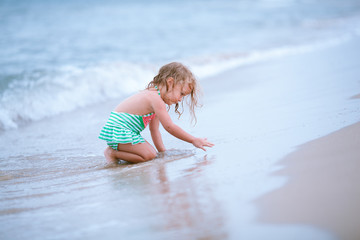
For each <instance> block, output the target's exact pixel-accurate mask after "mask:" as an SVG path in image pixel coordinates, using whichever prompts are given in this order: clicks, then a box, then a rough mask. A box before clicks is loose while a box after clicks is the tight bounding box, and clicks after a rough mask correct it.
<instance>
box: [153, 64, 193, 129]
mask: <svg viewBox="0 0 360 240" xmlns="http://www.w3.org/2000/svg"><path fill="white" fill-rule="evenodd" d="M168 78H173V79H174V85H177V84H181V87H182V88H183V87H185V84H188V86H189V88H190V89H191V92H190V94H189V95H188V96H189V97H188V96H186V97H184V98H183V100H182V101H181V111H179V103H176V104H175V112H176V113H177V114H178V116H179V118H180V116H181V114H182V113H183V112H184V108H183V102H184V99H185V98H186V103H187V105H188V106H189V108H190V115H191V121H192V122H193V121H194V123H195V124H196V115H195V107H199V103H198V95H199V93H200V86H199V85H198V83H197V80H196V78H195V76H194V75H193V73H192V72H191V71H190V70H189V68H187V67H186V66H184V65H183V64H181V63H179V62H172V63H168V64H166V65H164V66H162V67H161V68H160V70H159V73H158V74H157V75H156V76H155V77H154V79H153V80H152V81H151V82H150V83H149V84H148V86H147V89H149V88H151V87H155V86H158V87H165V89H166V92H167V91H168V89H169V86H168V84H167V81H166V80H167V79H168ZM168 110H169V109H168Z"/></svg>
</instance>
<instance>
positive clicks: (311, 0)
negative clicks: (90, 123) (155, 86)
mask: <svg viewBox="0 0 360 240" xmlns="http://www.w3.org/2000/svg"><path fill="white" fill-rule="evenodd" d="M359 26H360V1H358V0H341V1H340V0H256V1H253V0H225V1H217V0H182V1H177V0H173V1H167V0H166V1H165V0H153V1H142V0H132V1H130V0H129V1H127V0H103V1H96V0H62V1H57V0H16V1H13V0H1V1H0V131H6V130H9V129H14V128H18V127H19V126H22V125H26V124H28V123H30V122H33V121H38V120H41V119H44V118H47V117H51V116H56V115H58V114H60V113H63V112H69V111H74V110H76V109H79V108H81V107H87V106H91V105H92V104H95V103H100V102H104V101H108V100H109V99H114V98H119V97H123V96H127V95H128V94H130V93H133V92H134V91H137V90H139V89H143V88H144V87H145V86H146V84H147V83H148V82H149V81H151V79H152V77H153V76H154V75H155V74H156V71H157V70H158V69H159V67H161V66H162V65H163V64H165V63H168V62H172V61H180V62H183V63H184V64H186V65H188V66H189V67H190V68H191V69H192V71H193V72H194V74H195V75H196V76H197V77H198V78H199V79H200V80H202V79H204V78H206V77H209V76H212V75H215V74H218V73H220V72H222V71H225V70H228V69H231V68H235V67H237V66H241V65H244V64H249V63H254V62H259V61H264V60H267V59H272V58H277V57H281V56H284V55H291V54H297V53H301V52H304V51H312V50H314V49H318V48H323V47H326V46H329V45H334V44H338V43H340V42H343V41H347V40H348V39H351V38H353V37H354V36H358V35H359V34H360V27H359Z"/></svg>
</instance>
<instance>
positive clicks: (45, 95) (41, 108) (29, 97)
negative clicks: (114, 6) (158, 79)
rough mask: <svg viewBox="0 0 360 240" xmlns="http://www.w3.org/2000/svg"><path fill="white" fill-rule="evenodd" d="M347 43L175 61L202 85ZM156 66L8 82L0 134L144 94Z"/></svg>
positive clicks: (119, 65)
mask: <svg viewBox="0 0 360 240" xmlns="http://www.w3.org/2000/svg"><path fill="white" fill-rule="evenodd" d="M351 38H352V36H344V37H340V38H336V39H332V40H328V41H325V42H324V41H323V42H318V43H313V44H305V45H299V46H284V47H280V48H273V49H268V50H261V51H252V52H249V53H234V54H222V55H214V56H207V57H197V58H188V59H182V60H181V62H183V63H184V64H185V65H187V66H189V67H190V68H191V70H192V71H193V72H194V74H195V75H196V76H197V77H198V78H199V79H200V80H202V81H206V78H207V77H211V76H214V75H217V74H219V73H221V72H224V71H227V70H230V69H233V68H237V67H241V66H244V65H248V64H255V63H258V62H262V61H267V60H272V59H276V58H281V57H284V56H289V55H296V54H301V53H306V52H311V51H315V50H319V49H324V48H328V47H331V46H335V45H338V44H341V43H343V42H346V41H348V40H350V39H351ZM160 65H161V64H154V65H149V64H147V65H145V64H133V63H127V62H116V63H106V64H100V65H97V66H93V67H86V68H79V67H74V66H64V67H62V68H60V69H58V70H57V71H56V73H48V74H43V75H41V76H40V77H38V78H37V79H36V80H31V81H30V80H29V81H14V82H13V83H11V84H10V86H9V87H8V89H6V90H5V92H3V94H2V95H1V96H0V130H8V129H14V128H18V127H19V126H20V125H23V124H24V123H27V122H31V121H37V120H41V119H44V118H46V117H51V116H55V115H57V114H60V113H63V112H69V111H73V110H76V109H78V108H80V107H85V106H89V105H91V104H94V103H100V102H104V101H106V100H109V99H113V98H120V97H122V96H125V95H128V94H131V93H133V92H135V91H138V90H141V89H144V87H145V86H146V85H147V83H148V82H149V81H151V79H152V78H153V77H154V76H155V74H156V72H157V70H158V68H159V67H160Z"/></svg>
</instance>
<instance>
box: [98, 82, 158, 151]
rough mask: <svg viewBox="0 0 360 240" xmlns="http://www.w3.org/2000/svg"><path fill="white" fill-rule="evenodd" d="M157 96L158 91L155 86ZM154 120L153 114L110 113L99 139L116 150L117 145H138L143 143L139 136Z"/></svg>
mask: <svg viewBox="0 0 360 240" xmlns="http://www.w3.org/2000/svg"><path fill="white" fill-rule="evenodd" d="M155 89H156V90H157V92H158V94H159V96H161V95H160V91H159V89H158V87H157V86H155ZM154 118H155V113H149V114H146V115H135V114H130V113H124V112H120V113H118V112H111V114H110V117H109V120H108V121H107V122H106V124H105V126H104V127H103V128H102V129H101V131H100V135H99V138H100V139H102V140H105V141H106V142H107V144H108V145H109V146H110V147H111V148H113V149H115V150H117V148H118V144H119V143H121V144H126V143H131V144H133V145H134V144H138V143H143V142H145V140H144V138H143V137H142V136H141V135H140V132H141V131H143V130H144V129H145V128H146V126H147V125H148V124H149V123H150V121H151V120H152V119H154Z"/></svg>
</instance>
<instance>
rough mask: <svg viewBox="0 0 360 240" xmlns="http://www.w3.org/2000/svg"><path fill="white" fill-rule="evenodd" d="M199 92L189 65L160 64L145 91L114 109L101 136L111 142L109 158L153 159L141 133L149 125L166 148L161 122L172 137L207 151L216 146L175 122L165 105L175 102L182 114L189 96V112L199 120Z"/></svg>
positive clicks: (107, 151) (152, 151)
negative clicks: (195, 110) (197, 107)
mask: <svg viewBox="0 0 360 240" xmlns="http://www.w3.org/2000/svg"><path fill="white" fill-rule="evenodd" d="M197 92H198V84H197V81H196V79H195V77H194V76H193V74H192V73H191V71H190V70H189V69H188V68H187V67H185V66H184V65H182V64H181V63H177V62H173V63H169V64H167V65H165V66H163V67H161V68H160V70H159V73H158V75H156V76H155V77H154V79H153V81H151V82H150V83H149V84H148V86H147V88H146V89H145V90H143V91H141V92H139V93H137V94H135V95H133V96H131V97H129V98H127V99H125V100H124V101H123V102H121V103H120V104H119V105H118V106H117V107H116V108H115V110H114V111H113V112H111V114H110V117H109V120H108V122H107V123H106V124H105V126H104V127H103V128H102V130H101V132H100V136H99V138H100V139H102V140H105V141H106V142H107V144H108V147H107V148H106V149H105V152H104V155H105V158H106V160H107V161H108V162H116V161H117V160H119V159H122V160H125V161H128V162H131V163H139V162H145V161H149V160H152V159H154V158H155V157H156V154H157V153H156V150H155V149H154V147H152V146H151V145H150V144H149V143H148V142H147V141H145V140H144V139H143V137H142V136H141V135H140V132H141V131H142V130H144V129H145V128H146V126H147V125H148V124H149V128H150V132H151V138H152V140H153V142H154V145H155V147H156V149H157V150H158V151H159V152H164V151H165V150H166V149H165V147H164V144H163V141H162V139H161V134H160V131H159V123H161V125H162V126H163V127H164V128H165V130H166V131H168V132H169V133H170V134H172V135H173V136H175V137H177V138H179V139H181V140H183V141H186V142H189V143H192V144H193V145H194V146H195V147H197V148H201V149H202V150H204V151H206V150H205V148H204V147H212V146H214V144H212V143H210V142H208V141H207V139H206V138H197V137H194V136H192V135H190V134H189V133H187V132H185V131H184V130H182V129H181V128H180V127H179V126H177V125H176V124H174V123H173V122H172V120H171V118H170V116H169V114H168V112H167V109H166V105H168V106H170V105H172V104H175V112H176V113H177V114H178V115H179V117H180V116H181V113H180V112H179V111H178V108H179V103H182V100H183V98H184V97H185V96H188V95H190V104H189V106H190V113H191V116H192V118H193V119H195V121H196V117H195V113H194V108H195V106H197Z"/></svg>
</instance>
